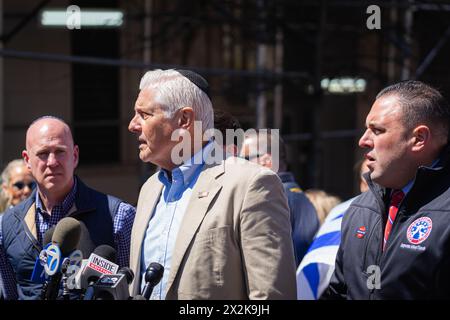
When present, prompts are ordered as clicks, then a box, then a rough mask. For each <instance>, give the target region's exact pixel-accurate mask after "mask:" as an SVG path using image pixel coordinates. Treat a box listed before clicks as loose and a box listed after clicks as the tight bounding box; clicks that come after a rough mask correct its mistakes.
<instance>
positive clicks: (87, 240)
mask: <svg viewBox="0 0 450 320" xmlns="http://www.w3.org/2000/svg"><path fill="white" fill-rule="evenodd" d="M79 222H80V226H81V236H80V243H78V247H77V249H80V250H81V252H82V253H83V257H89V255H90V254H91V253H92V252H94V249H95V244H94V242H93V241H92V239H91V235H90V233H89V229H88V228H87V227H86V224H84V222H83V221H79Z"/></svg>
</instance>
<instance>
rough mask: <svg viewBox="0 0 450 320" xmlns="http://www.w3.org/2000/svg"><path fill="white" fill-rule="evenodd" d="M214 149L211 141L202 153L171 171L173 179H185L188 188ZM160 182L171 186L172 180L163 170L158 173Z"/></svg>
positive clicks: (199, 152)
mask: <svg viewBox="0 0 450 320" xmlns="http://www.w3.org/2000/svg"><path fill="white" fill-rule="evenodd" d="M213 147H214V144H213V141H212V140H210V141H209V142H208V143H207V144H206V145H205V146H204V147H203V148H202V149H201V150H200V151H198V152H197V153H196V154H194V155H193V156H192V157H191V158H190V159H189V160H187V161H185V162H184V163H183V164H181V165H180V166H178V167H176V168H174V169H173V170H172V171H171V177H172V179H173V178H176V177H183V182H184V186H188V185H189V184H190V183H191V182H192V179H193V178H194V177H196V176H197V174H196V173H198V170H200V168H202V167H203V164H204V163H205V159H206V158H207V157H208V155H209V154H211V149H212V148H213ZM158 178H159V180H160V181H161V182H162V183H163V184H164V185H167V184H171V182H172V179H170V178H169V173H168V171H167V170H165V169H161V171H160V172H159V173H158Z"/></svg>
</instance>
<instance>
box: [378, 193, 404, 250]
mask: <svg viewBox="0 0 450 320" xmlns="http://www.w3.org/2000/svg"><path fill="white" fill-rule="evenodd" d="M404 196H405V194H404V193H403V191H402V190H395V191H394V192H392V196H391V204H390V205H389V215H388V219H387V221H386V228H385V229H384V239H383V251H384V249H385V248H386V242H387V240H388V238H389V234H390V233H391V229H392V225H393V224H394V221H395V217H396V216H397V211H398V205H399V204H400V202H401V201H402V199H403V197H404Z"/></svg>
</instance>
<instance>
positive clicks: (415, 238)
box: [406, 217, 433, 244]
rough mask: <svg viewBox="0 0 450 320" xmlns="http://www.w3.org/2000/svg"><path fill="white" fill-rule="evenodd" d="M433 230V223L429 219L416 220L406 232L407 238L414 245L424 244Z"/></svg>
mask: <svg viewBox="0 0 450 320" xmlns="http://www.w3.org/2000/svg"><path fill="white" fill-rule="evenodd" d="M431 229H433V221H432V220H431V219H430V218H429V217H421V218H418V219H416V220H414V222H413V223H411V224H410V225H409V227H408V230H407V231H406V237H407V238H408V241H409V242H410V243H412V244H419V243H422V242H424V241H425V240H426V239H427V238H428V236H429V235H430V233H431Z"/></svg>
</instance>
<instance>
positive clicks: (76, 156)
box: [73, 145, 80, 168]
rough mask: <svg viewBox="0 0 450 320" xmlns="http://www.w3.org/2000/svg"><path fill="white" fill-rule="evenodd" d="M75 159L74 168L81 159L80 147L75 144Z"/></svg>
mask: <svg viewBox="0 0 450 320" xmlns="http://www.w3.org/2000/svg"><path fill="white" fill-rule="evenodd" d="M73 158H74V159H73V160H74V164H75V165H74V168H76V167H77V166H78V160H79V159H80V149H79V148H78V146H77V145H74V146H73Z"/></svg>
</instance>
